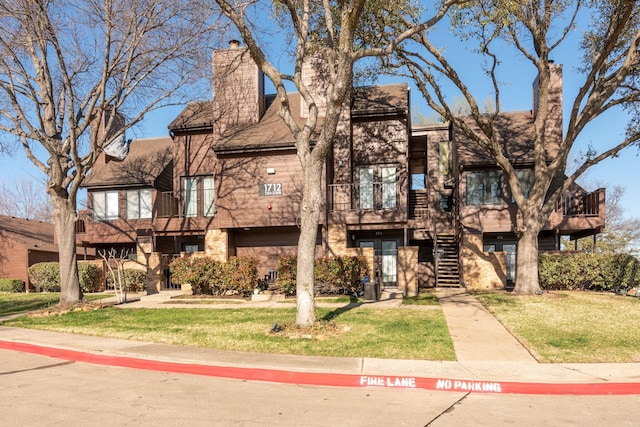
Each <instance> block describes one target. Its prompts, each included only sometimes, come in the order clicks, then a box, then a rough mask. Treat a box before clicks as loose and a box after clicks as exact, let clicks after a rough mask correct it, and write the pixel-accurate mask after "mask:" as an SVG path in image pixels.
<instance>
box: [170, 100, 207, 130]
mask: <svg viewBox="0 0 640 427" xmlns="http://www.w3.org/2000/svg"><path fill="white" fill-rule="evenodd" d="M212 126H213V101H200V102H196V101H194V102H190V103H189V105H187V107H186V108H185V109H184V110H182V111H181V112H180V114H179V115H178V117H176V118H175V119H173V121H172V122H171V123H170V124H169V130H170V131H178V130H182V129H197V128H203V129H205V128H211V127H212Z"/></svg>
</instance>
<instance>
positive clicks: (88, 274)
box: [78, 262, 102, 293]
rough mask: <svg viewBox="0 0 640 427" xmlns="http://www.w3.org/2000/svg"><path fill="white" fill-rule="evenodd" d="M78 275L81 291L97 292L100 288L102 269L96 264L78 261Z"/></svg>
mask: <svg viewBox="0 0 640 427" xmlns="http://www.w3.org/2000/svg"><path fill="white" fill-rule="evenodd" d="M78 277H79V279H80V288H82V292H83V293H90V292H99V291H100V290H101V289H100V288H101V280H100V279H101V278H102V269H101V268H100V267H98V266H97V265H95V264H91V263H87V262H79V263H78Z"/></svg>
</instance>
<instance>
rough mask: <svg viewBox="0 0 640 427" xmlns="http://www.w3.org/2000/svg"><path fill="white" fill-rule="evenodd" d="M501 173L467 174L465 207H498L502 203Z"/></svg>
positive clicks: (476, 172)
mask: <svg viewBox="0 0 640 427" xmlns="http://www.w3.org/2000/svg"><path fill="white" fill-rule="evenodd" d="M501 177H502V173H501V172H500V171H497V170H493V171H475V172H467V205H471V206H480V205H499V204H501V203H502V183H501Z"/></svg>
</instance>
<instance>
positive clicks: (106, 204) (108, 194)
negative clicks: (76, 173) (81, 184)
mask: <svg viewBox="0 0 640 427" xmlns="http://www.w3.org/2000/svg"><path fill="white" fill-rule="evenodd" d="M91 198H92V200H91V201H92V205H93V217H94V218H95V219H97V220H100V221H113V220H116V219H118V191H96V192H93V193H91Z"/></svg>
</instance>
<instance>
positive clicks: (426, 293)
mask: <svg viewBox="0 0 640 427" xmlns="http://www.w3.org/2000/svg"><path fill="white" fill-rule="evenodd" d="M402 304H406V305H439V303H438V297H437V296H436V291H435V290H434V289H422V290H420V293H419V294H418V295H416V296H415V297H404V298H403V299H402Z"/></svg>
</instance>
